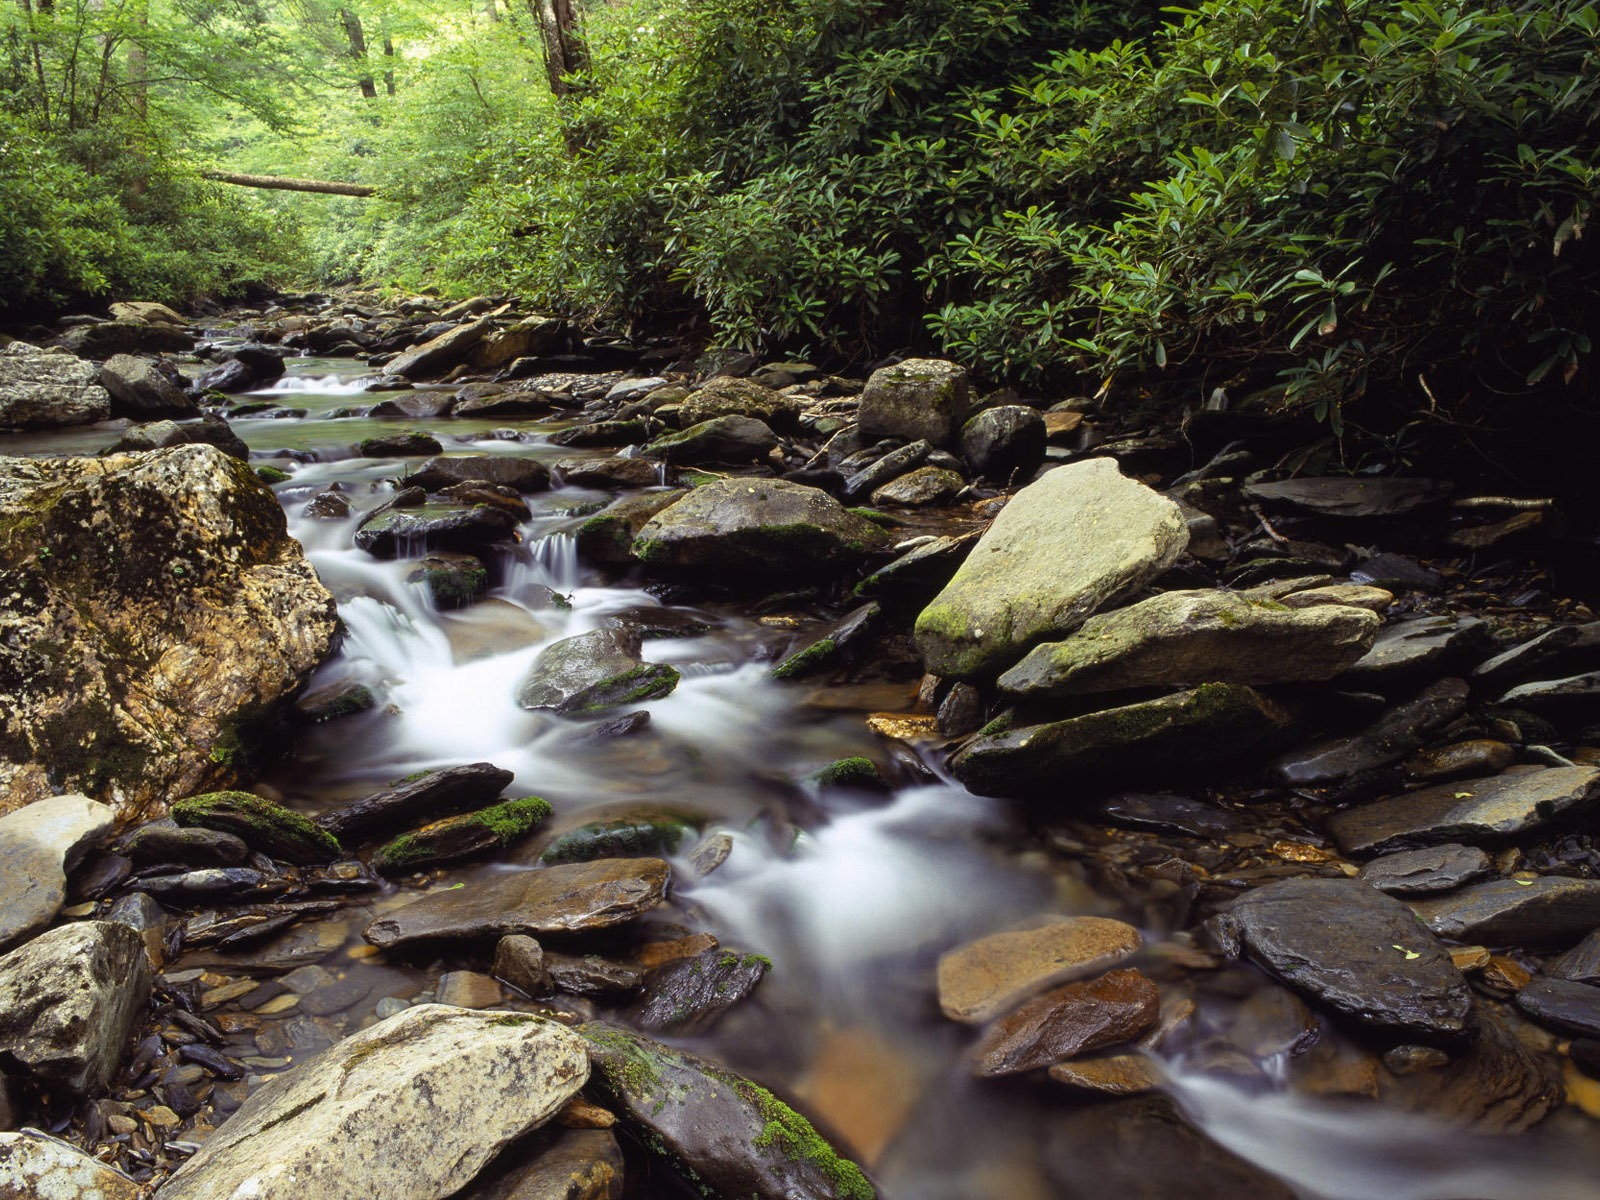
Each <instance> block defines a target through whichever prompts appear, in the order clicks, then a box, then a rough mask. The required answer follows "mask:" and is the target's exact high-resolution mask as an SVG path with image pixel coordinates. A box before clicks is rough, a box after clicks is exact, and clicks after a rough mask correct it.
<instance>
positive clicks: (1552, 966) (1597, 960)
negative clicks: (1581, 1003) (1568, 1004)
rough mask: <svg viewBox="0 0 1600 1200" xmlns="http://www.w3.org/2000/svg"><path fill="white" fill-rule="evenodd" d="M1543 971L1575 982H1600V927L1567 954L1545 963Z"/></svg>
mask: <svg viewBox="0 0 1600 1200" xmlns="http://www.w3.org/2000/svg"><path fill="white" fill-rule="evenodd" d="M1543 973H1544V974H1545V975H1549V976H1551V977H1553V978H1555V979H1570V980H1572V981H1573V982H1574V983H1600V929H1596V930H1595V931H1594V932H1593V933H1591V934H1590V935H1589V936H1588V937H1586V938H1584V939H1583V941H1581V942H1579V943H1578V944H1577V945H1576V946H1574V947H1573V948H1572V949H1571V950H1568V951H1567V952H1566V953H1565V954H1563V955H1561V956H1560V957H1558V958H1553V959H1551V960H1550V961H1549V962H1547V963H1545V965H1544V968H1543Z"/></svg>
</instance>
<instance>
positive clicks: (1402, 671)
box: [1344, 617, 1491, 683]
mask: <svg viewBox="0 0 1600 1200" xmlns="http://www.w3.org/2000/svg"><path fill="white" fill-rule="evenodd" d="M1490 645H1491V642H1490V638H1489V623H1488V622H1487V621H1484V620H1482V619H1481V618H1478V617H1421V618H1418V619H1416V620H1411V621H1396V622H1395V623H1394V624H1392V625H1387V626H1385V627H1384V628H1383V629H1382V630H1381V631H1380V632H1379V633H1378V636H1377V638H1376V640H1375V641H1374V642H1373V643H1372V648H1371V649H1370V650H1368V651H1367V652H1366V653H1365V654H1363V655H1362V656H1361V657H1360V658H1358V659H1356V660H1355V661H1354V662H1353V663H1351V664H1350V666H1349V668H1348V669H1347V670H1346V671H1345V672H1344V678H1345V679H1348V680H1350V681H1351V682H1359V683H1378V682H1380V681H1383V680H1388V679H1393V678H1395V677H1398V676H1409V675H1424V674H1425V673H1426V672H1429V671H1432V672H1434V673H1435V674H1438V673H1442V672H1444V671H1446V670H1451V669H1454V668H1455V667H1456V666H1458V665H1463V664H1464V663H1465V662H1466V661H1470V660H1471V659H1472V658H1474V657H1477V656H1481V655H1483V654H1485V653H1487V652H1488V650H1489V647H1490Z"/></svg>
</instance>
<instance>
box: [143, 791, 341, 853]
mask: <svg viewBox="0 0 1600 1200" xmlns="http://www.w3.org/2000/svg"><path fill="white" fill-rule="evenodd" d="M172 819H173V820H174V821H176V822H177V823H178V824H179V825H183V826H192V825H198V826H201V827H202V828H204V829H217V830H221V831H222V832H223V833H231V834H233V835H234V836H235V837H239V838H242V839H244V842H245V844H246V845H248V846H250V847H251V848H252V849H254V850H259V851H260V852H261V853H263V854H265V855H267V856H268V857H269V858H276V859H279V860H281V861H283V862H288V863H295V864H296V865H299V866H308V865H311V864H313V863H327V862H334V861H336V860H337V859H340V858H342V857H344V851H343V850H342V849H340V847H339V841H338V839H337V838H335V837H334V836H333V835H332V834H331V833H329V832H328V831H327V830H325V829H323V828H321V827H319V826H318V825H317V824H316V823H315V822H313V821H312V820H311V819H310V818H308V817H303V816H301V815H300V814H299V813H297V812H295V811H294V810H293V809H290V808H285V807H284V806H283V805H281V804H274V803H273V802H272V801H271V800H263V799H262V798H261V797H260V796H255V795H252V794H251V793H249V792H207V793H205V794H204V795H200V796H190V797H189V798H188V799H186V800H179V801H178V802H177V803H176V804H174V805H173V806H172Z"/></svg>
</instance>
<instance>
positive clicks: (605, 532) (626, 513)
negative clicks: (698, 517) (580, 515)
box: [576, 489, 688, 566]
mask: <svg viewBox="0 0 1600 1200" xmlns="http://www.w3.org/2000/svg"><path fill="white" fill-rule="evenodd" d="M686 495H688V493H687V492H685V491H683V490H681V489H674V490H671V491H661V492H645V493H643V494H642V495H638V496H623V497H621V498H620V499H617V500H613V501H612V502H611V503H610V504H608V505H606V507H604V508H602V509H601V510H600V511H599V512H597V513H595V515H594V516H592V517H590V518H589V519H588V520H586V521H585V522H584V523H583V524H582V525H580V526H578V532H577V535H576V536H577V542H578V553H579V555H581V556H582V557H583V558H584V559H586V560H587V561H589V562H596V563H601V564H604V565H608V566H622V565H624V564H626V563H631V562H632V561H633V539H634V538H636V537H638V536H639V531H640V530H641V529H643V528H644V527H645V524H646V523H647V522H648V521H649V520H650V518H651V517H653V516H655V515H656V514H657V513H658V512H660V511H661V510H662V509H664V508H666V507H668V506H669V505H672V504H676V503H677V502H678V501H679V500H681V499H683V498H684V497H685V496H686Z"/></svg>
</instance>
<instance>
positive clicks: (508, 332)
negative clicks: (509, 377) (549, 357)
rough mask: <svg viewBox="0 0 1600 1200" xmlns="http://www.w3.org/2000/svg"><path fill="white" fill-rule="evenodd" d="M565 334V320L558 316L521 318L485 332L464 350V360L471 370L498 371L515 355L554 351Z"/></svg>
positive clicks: (527, 355) (521, 355)
mask: <svg viewBox="0 0 1600 1200" xmlns="http://www.w3.org/2000/svg"><path fill="white" fill-rule="evenodd" d="M566 334H567V323H566V322H565V321H563V320H562V319H561V318H560V317H545V316H532V317H524V318H522V320H520V321H517V322H516V323H515V324H512V325H508V326H506V327H505V328H504V329H494V330H491V331H489V332H487V333H485V334H484V336H483V337H482V339H480V340H479V341H478V342H477V344H476V345H474V346H473V347H472V348H471V349H470V350H468V351H467V356H466V363H467V366H468V367H469V368H471V369H472V370H474V371H498V370H500V369H501V368H502V367H505V366H508V365H510V364H511V363H513V362H515V361H516V360H517V359H519V358H531V357H534V356H536V355H540V354H548V353H551V352H552V351H555V350H556V349H557V348H558V347H559V346H560V345H561V343H562V341H563V339H564V338H565V337H566Z"/></svg>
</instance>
